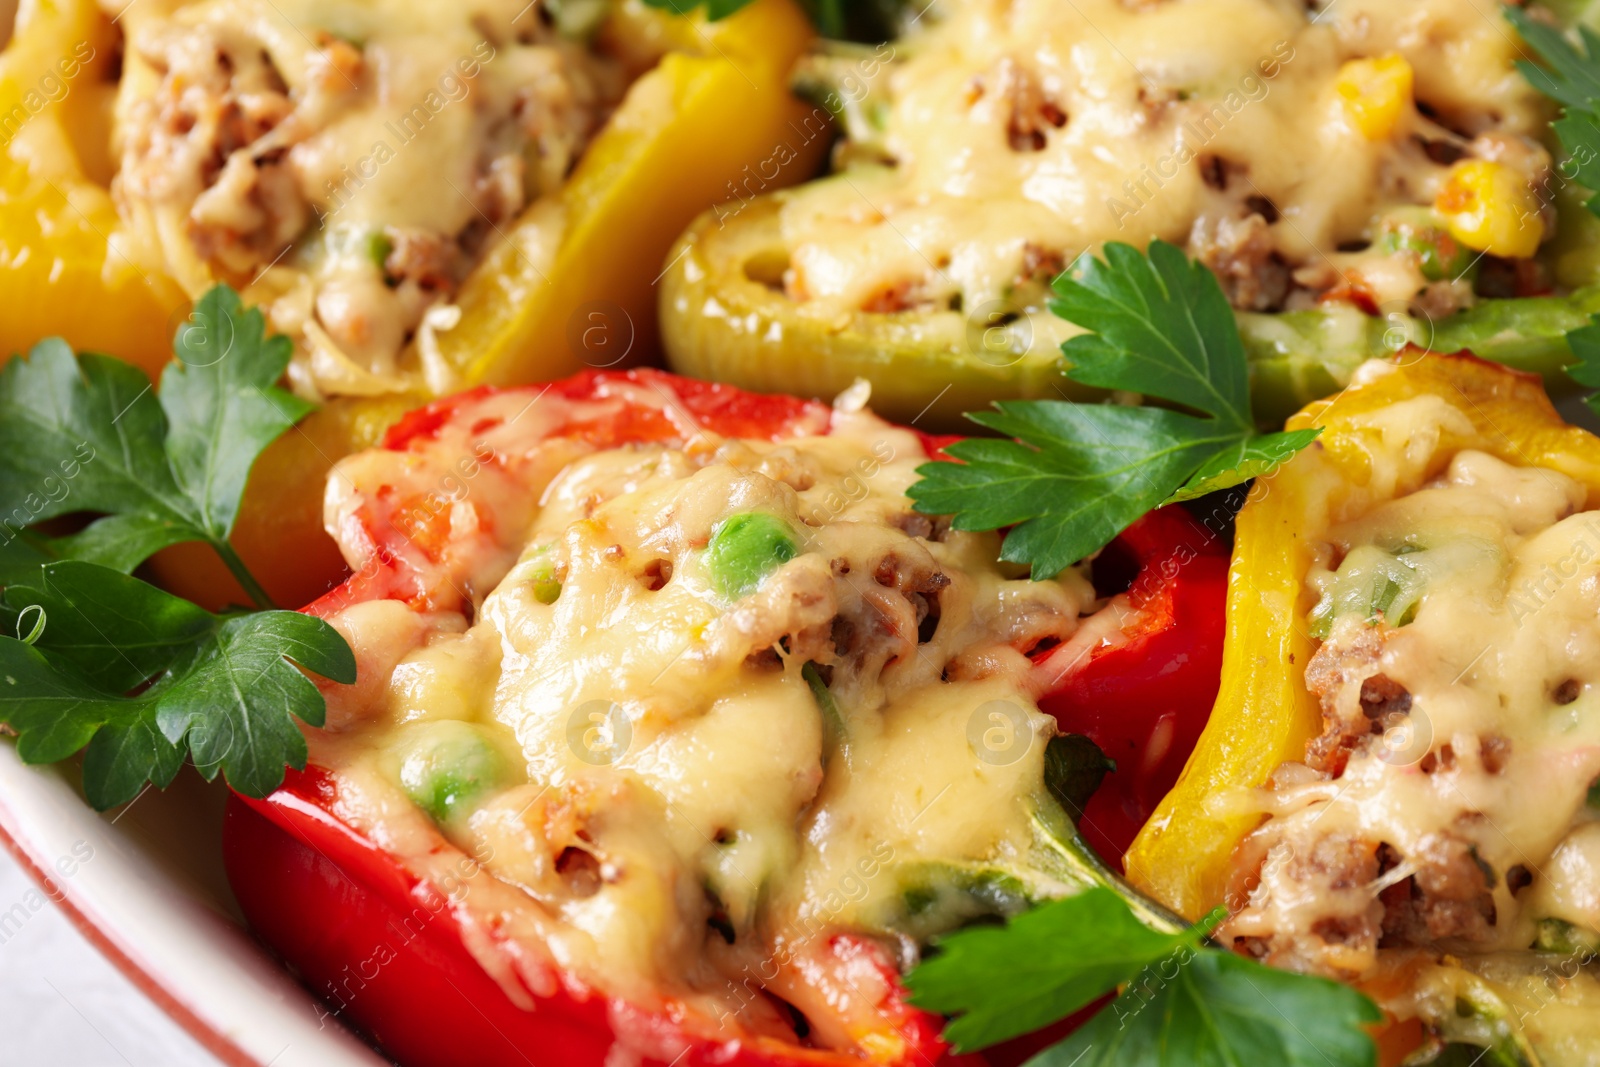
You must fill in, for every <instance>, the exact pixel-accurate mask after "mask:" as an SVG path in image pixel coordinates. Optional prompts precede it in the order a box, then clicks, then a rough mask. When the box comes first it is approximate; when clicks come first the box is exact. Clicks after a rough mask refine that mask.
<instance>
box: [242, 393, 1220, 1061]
mask: <svg viewBox="0 0 1600 1067" xmlns="http://www.w3.org/2000/svg"><path fill="white" fill-rule="evenodd" d="M852 396H853V399H852V397H851V396H847V397H846V398H845V399H844V400H843V401H842V402H841V403H839V404H838V405H837V406H835V407H833V408H831V409H830V408H829V407H826V406H823V405H820V404H817V403H813V402H806V401H799V400H791V399H789V398H783V397H758V396H752V395H750V394H745V393H741V392H739V391H738V390H735V389H731V388H728V387H723V386H712V385H705V384H702V383H698V382H694V381H689V380H684V379H678V378H674V377H672V376H670V375H665V374H662V373H660V372H654V371H632V372H622V373H617V372H609V373H589V374H586V375H584V376H580V377H578V378H574V379H569V380H567V381H564V382H557V383H554V384H552V385H549V386H542V387H529V388H525V389H511V390H504V391H495V390H487V389H480V390H477V391H474V392H469V393H466V394H463V395H461V396H458V397H455V398H452V399H450V400H446V401H441V402H437V403H435V404H433V405H431V406H428V407H426V408H423V409H421V410H419V411H416V412H413V413H412V414H410V415H408V416H406V417H405V418H404V419H402V420H401V421H400V422H399V423H398V424H397V425H396V426H395V427H394V428H393V429H392V430H390V431H389V433H388V435H387V437H386V438H385V440H384V443H383V446H382V447H380V448H377V449H373V450H370V451H367V452H362V453H358V454H356V455H354V456H351V457H349V458H347V459H345V460H343V461H341V462H340V464H339V465H338V467H337V470H336V477H335V478H333V479H332V480H331V481H330V482H329V489H328V498H327V520H328V524H329V528H330V530H331V531H333V532H334V533H335V534H336V536H337V537H338V539H339V542H340V544H341V547H342V549H343V550H344V552H345V553H346V557H347V559H348V562H349V564H350V567H351V569H352V571H353V574H352V577H351V578H350V579H349V581H348V582H347V583H346V584H345V585H344V586H342V587H341V588H340V589H338V590H336V591H335V592H333V593H331V594H330V595H328V596H327V597H324V598H323V599H321V600H319V601H318V602H317V603H316V604H313V605H312V606H311V607H310V608H308V609H306V610H307V611H308V612H310V613H311V614H313V615H315V616H318V617H320V618H322V619H325V620H327V621H328V622H329V623H331V624H332V625H333V626H334V627H335V628H336V629H337V630H338V631H339V632H340V633H342V634H343V635H344V636H345V637H346V638H347V639H348V641H349V643H350V646H351V647H352V648H353V649H354V651H355V656H356V661H357V666H358V670H357V675H356V677H357V682H356V684H355V685H354V686H340V685H333V684H327V685H326V686H325V687H324V694H325V696H326V698H327V719H326V722H325V724H324V726H323V728H322V729H307V730H306V731H305V733H306V740H307V742H308V744H309V761H308V766H307V769H306V770H305V771H304V772H301V773H296V774H291V775H290V777H289V779H288V781H287V782H286V784H285V785H284V786H283V787H282V788H281V789H279V790H278V791H277V792H275V793H273V794H271V795H270V796H267V797H266V798H265V799H236V800H235V801H234V802H233V803H234V806H233V808H232V809H231V812H230V815H229V823H228V830H227V841H226V853H227V861H228V867H229V873H230V876H231V880H232V883H233V886H234V889H235V892H236V894H237V896H238V898H239V901H240V904H241V905H242V907H243V908H244V911H245V914H246V915H247V916H248V917H249V919H250V921H251V923H252V924H253V925H254V927H255V928H256V930H257V931H258V932H259V933H260V934H261V935H262V936H263V937H264V938H265V939H266V940H267V941H268V943H269V944H271V945H273V946H274V947H275V948H277V949H278V950H279V951H280V952H281V953H282V954H283V955H284V956H285V957H286V958H287V959H288V960H289V962H291V963H292V964H294V965H295V967H296V968H297V969H298V971H299V973H300V974H301V975H302V976H303V978H304V979H305V980H306V981H307V983H308V984H309V985H310V987H311V988H312V989H313V990H314V991H315V992H316V993H317V994H318V995H319V996H321V997H322V998H323V999H324V1000H325V1001H327V1003H328V1004H329V1011H330V1012H332V1013H334V1014H336V1015H338V1016H340V1017H342V1018H344V1019H346V1020H349V1021H352V1022H355V1023H356V1024H358V1025H359V1026H361V1027H362V1028H364V1029H365V1030H367V1031H368V1032H369V1033H370V1034H372V1035H373V1036H374V1037H375V1038H376V1040H377V1041H378V1042H380V1043H381V1044H382V1045H383V1047H384V1048H385V1049H386V1050H387V1051H389V1052H390V1053H391V1054H392V1055H395V1056H398V1057H399V1058H400V1059H401V1060H402V1061H403V1062H405V1063H406V1064H408V1065H411V1067H418V1065H420V1067H427V1065H431V1064H439V1065H447V1064H454V1063H460V1062H463V1057H465V1058H466V1059H469V1060H471V1062H474V1063H480V1064H486V1065H487V1064H498V1063H507V1064H510V1063H522V1062H533V1063H536V1064H539V1065H541V1067H543V1065H545V1064H550V1065H555V1064H561V1065H564V1067H568V1065H571V1067H582V1065H588V1064H593V1065H596V1067H598V1065H600V1064H601V1063H602V1062H604V1063H611V1062H615V1057H617V1056H627V1057H632V1059H630V1062H640V1061H642V1062H646V1063H652V1064H668V1063H677V1064H696V1065H702V1064H703V1065H709V1064H751V1065H755V1064H761V1065H779V1064H803V1063H811V1064H846V1063H860V1062H868V1063H880V1064H906V1065H913V1064H921V1065H931V1064H932V1063H934V1062H935V1061H936V1060H939V1058H940V1056H941V1055H943V1054H944V1053H945V1048H946V1046H945V1044H944V1043H943V1042H942V1041H941V1040H940V1039H939V1036H938V1035H939V1032H940V1027H941V1024H942V1020H941V1019H939V1017H938V1016H936V1015H930V1014H928V1013H927V1012H925V1011H922V1010H919V1009H916V1008H913V1007H910V1006H908V1004H907V1003H906V1000H905V993H904V990H903V989H902V987H901V984H900V975H901V973H902V971H904V970H906V969H908V968H909V967H911V966H912V965H914V964H915V962H916V961H917V959H918V958H919V956H920V953H921V952H922V949H923V948H924V947H925V946H926V945H927V944H928V943H929V941H930V939H932V938H934V937H936V936H938V935H941V934H944V933H947V932H949V931H951V930H953V929H955V928H957V927H959V926H962V925H965V924H968V923H971V922H973V921H976V920H980V919H985V918H988V919H993V918H996V917H1006V916H1011V915H1014V914H1017V913H1019V912H1021V911H1023V910H1025V909H1026V908H1028V907H1029V906H1031V905H1033V904H1036V903H1039V902H1042V901H1046V900H1050V899H1054V898H1058V897H1065V896H1071V895H1073V894H1077V893H1081V892H1083V891H1084V890H1085V889H1087V888H1089V887H1091V886H1094V885H1097V884H1103V883H1105V884H1109V883H1111V882H1114V881H1115V878H1114V876H1113V875H1112V874H1110V873H1109V871H1108V869H1107V867H1106V866H1105V865H1103V864H1101V863H1100V862H1099V861H1098V859H1096V858H1095V857H1094V855H1093V854H1092V853H1091V852H1090V851H1089V850H1087V849H1086V848H1085V847H1084V846H1083V844H1082V842H1081V839H1080V838H1079V837H1078V836H1077V835H1076V833H1075V831H1074V828H1073V818H1074V816H1080V817H1081V816H1082V814H1083V813H1082V812H1081V810H1080V811H1069V808H1072V807H1073V806H1075V805H1076V804H1078V803H1081V801H1082V800H1083V799H1084V798H1085V797H1086V796H1087V794H1088V792H1089V791H1092V790H1093V783H1092V782H1091V783H1090V784H1089V786H1088V790H1087V791H1080V789H1079V786H1078V785H1074V784H1072V783H1070V782H1067V781H1064V780H1063V779H1062V777H1061V767H1062V766H1063V765H1064V763H1069V762H1073V761H1071V760H1064V758H1063V754H1062V752H1061V746H1062V745H1064V744H1069V745H1080V746H1081V745H1082V744H1083V740H1082V738H1081V737H1078V738H1077V739H1076V740H1073V739H1070V738H1068V737H1066V736H1057V734H1058V733H1061V734H1065V733H1068V732H1073V731H1076V732H1078V733H1089V734H1091V735H1093V734H1094V733H1095V731H1096V730H1097V729H1101V730H1102V738H1101V739H1102V743H1105V744H1107V745H1108V747H1110V741H1109V740H1107V739H1106V737H1105V736H1104V723H1105V722H1107V721H1109V720H1111V719H1112V718H1114V715H1113V709H1112V708H1111V707H1109V706H1107V705H1106V704H1105V703H1104V698H1102V697H1098V696H1097V695H1096V692H1095V688H1094V687H1095V685H1096V684H1099V685H1102V686H1103V685H1104V684H1105V678H1106V677H1107V676H1109V675H1111V674H1113V673H1115V672H1114V670H1112V669H1111V667H1110V665H1111V664H1115V663H1118V662H1120V664H1121V666H1122V667H1124V668H1129V669H1132V668H1135V667H1137V665H1138V662H1137V661H1138V660H1140V659H1142V655H1140V654H1138V653H1137V652H1135V653H1134V654H1132V655H1129V656H1127V657H1125V658H1122V659H1121V660H1120V661H1119V655H1121V654H1122V653H1123V652H1125V651H1130V650H1137V649H1143V648H1145V647H1146V646H1147V645H1148V643H1149V642H1151V641H1158V642H1161V641H1165V642H1168V643H1169V644H1170V643H1172V642H1175V641H1178V640H1187V641H1193V642H1197V643H1198V644H1199V645H1200V646H1203V647H1202V648H1201V649H1199V650H1198V651H1197V652H1196V654H1195V655H1194V656H1192V657H1189V658H1187V659H1186V658H1185V657H1184V656H1182V655H1176V656H1174V662H1175V663H1176V665H1177V666H1176V670H1175V672H1169V673H1171V677H1170V678H1169V679H1168V684H1169V686H1173V687H1178V688H1180V689H1181V688H1182V687H1184V686H1187V687H1188V689H1187V691H1188V692H1191V693H1194V694H1197V695H1198V698H1191V699H1188V700H1187V702H1186V703H1185V702H1184V701H1183V700H1181V699H1177V698H1173V694H1172V693H1170V692H1169V694H1168V696H1169V698H1170V699H1168V700H1167V702H1166V703H1165V704H1162V705H1160V706H1158V707H1152V708H1151V709H1150V710H1149V714H1148V720H1147V726H1148V728H1149V732H1150V733H1155V734H1160V733H1162V732H1163V731H1162V728H1160V727H1159V726H1158V721H1164V719H1170V718H1174V717H1175V718H1177V719H1179V720H1180V721H1179V722H1178V723H1177V724H1176V727H1175V729H1174V724H1173V723H1171V722H1168V723H1167V725H1166V727H1165V728H1164V729H1165V733H1164V736H1165V738H1166V740H1165V742H1164V743H1163V744H1162V746H1161V751H1160V752H1159V753H1157V754H1156V755H1155V756H1154V757H1153V758H1147V759H1145V760H1144V761H1143V762H1144V764H1148V765H1149V766H1150V767H1151V768H1153V769H1154V770H1153V772H1152V773H1158V774H1159V773H1161V772H1160V770H1159V768H1160V767H1162V766H1166V765H1167V763H1168V762H1170V750H1172V749H1173V748H1174V744H1175V742H1174V741H1173V738H1174V736H1177V737H1179V738H1182V737H1183V736H1185V735H1188V736H1190V738H1191V740H1192V733H1193V732H1197V731H1198V728H1199V725H1200V716H1202V715H1203V713H1204V710H1205V706H1206V700H1207V699H1208V698H1209V695H1210V693H1211V692H1214V686H1215V674H1214V673H1213V671H1214V662H1213V660H1212V659H1211V656H1210V654H1209V653H1208V652H1207V651H1206V650H1205V649H1206V648H1207V647H1209V648H1215V647H1216V645H1217V644H1218V643H1219V639H1220V631H1221V615H1220V610H1219V609H1220V603H1221V597H1222V568H1221V566H1220V563H1221V556H1220V555H1219V553H1218V551H1217V550H1216V549H1215V548H1209V547H1207V546H1208V544H1210V543H1211V542H1212V539H1211V538H1210V537H1209V536H1208V535H1207V534H1206V532H1205V531H1204V530H1203V529H1202V528H1201V527H1200V525H1199V524H1197V523H1195V522H1194V521H1193V520H1191V519H1190V518H1188V517H1187V516H1186V515H1185V514H1184V513H1183V512H1182V511H1181V509H1178V510H1176V511H1171V512H1167V513H1162V514H1161V515H1157V516H1153V517H1152V519H1151V520H1150V521H1149V522H1147V523H1144V524H1141V525H1140V526H1137V527H1135V529H1134V531H1131V532H1130V536H1129V538H1128V539H1127V541H1126V543H1121V542H1119V544H1118V545H1117V546H1115V553H1116V554H1117V556H1118V558H1119V559H1120V563H1119V568H1121V574H1120V579H1117V578H1115V577H1113V578H1112V579H1108V580H1120V582H1121V583H1122V584H1125V585H1128V586H1130V587H1131V588H1130V591H1129V592H1126V593H1117V594H1114V595H1111V596H1102V595H1101V594H1100V593H1097V592H1096V590H1095V588H1094V585H1093V583H1092V582H1091V575H1090V573H1089V569H1088V568H1087V567H1084V568H1077V569H1074V570H1072V571H1070V572H1068V573H1065V574H1063V575H1061V576H1060V577H1059V578H1057V579H1054V580H1049V581H1031V580H1029V579H1027V578H1026V577H1025V575H1023V574H1022V573H1019V572H1018V571H1017V570H1016V569H1015V568H1013V567H1011V566H1010V565H1007V564H1003V563H1000V562H997V559H998V544H999V536H998V535H997V534H993V533H963V532H960V531H958V530H953V529H951V528H950V526H949V524H948V522H946V521H944V520H942V519H940V518H938V517H935V516H927V515H923V514H921V513H918V512H916V511H914V510H913V509H912V508H911V506H910V501H908V500H907V499H906V497H905V490H906V488H907V486H908V485H909V484H910V482H911V481H912V480H914V478H915V473H914V472H915V468H916V467H917V466H918V465H919V464H922V463H925V462H926V461H927V460H928V458H929V454H930V450H931V449H932V448H934V447H937V446H938V445H939V444H940V443H941V442H938V441H934V440H931V439H928V438H925V437H923V436H921V435H919V434H917V433H915V432H912V431H909V430H906V429H901V428H899V427H896V426H894V425H892V424H890V423H887V422H885V421H883V420H881V419H879V418H877V417H876V416H874V415H873V414H871V413H870V412H869V411H866V410H864V409H862V407H861V399H862V393H861V392H860V391H859V390H858V391H857V392H856V393H855V394H852ZM1175 600H1176V601H1177V602H1178V603H1180V604H1182V605H1185V606H1184V607H1180V608H1179V609H1177V612H1176V616H1175V612H1174V608H1173V603H1174V601H1175ZM1185 616H1187V617H1185ZM1175 617H1177V618H1180V619H1181V620H1182V621H1183V622H1184V626H1185V628H1184V630H1183V631H1182V632H1181V633H1179V632H1177V631H1176V630H1175V629H1174V621H1175ZM1170 650H1171V651H1177V650H1176V648H1175V647H1174V648H1172V649H1170ZM1095 664H1099V667H1098V669H1097V668H1096V667H1095V666H1094V665H1095ZM1131 684H1133V685H1134V686H1135V687H1137V686H1138V685H1140V684H1146V685H1147V684H1148V683H1140V682H1137V681H1136V682H1133V683H1131ZM1052 705H1053V707H1052ZM1045 707H1052V710H1054V711H1055V712H1056V713H1057V714H1059V715H1060V716H1061V717H1062V720H1063V722H1062V725H1061V726H1059V727H1058V724H1057V722H1056V721H1055V720H1053V719H1052V718H1051V717H1050V715H1048V714H1046V713H1045V712H1044V711H1042V710H1041V708H1045ZM1119 728H1120V729H1121V730H1123V731H1124V733H1131V731H1132V730H1133V729H1135V727H1134V726H1133V725H1132V724H1129V723H1121V724H1119ZM1177 743H1178V744H1181V742H1177ZM1143 748H1144V739H1143V738H1141V739H1140V744H1139V745H1138V746H1137V749H1135V750H1132V751H1133V752H1134V754H1135V755H1137V754H1138V752H1139V751H1142V749H1143ZM1087 751H1091V752H1092V751H1093V747H1092V746H1089V748H1088V750H1087ZM1183 755H1184V753H1183V752H1182V751H1178V752H1177V753H1176V758H1177V763H1179V764H1181V762H1182V758H1183ZM1094 759H1095V762H1096V773H1095V774H1094V776H1093V780H1094V782H1097V781H1098V780H1099V775H1100V774H1103V773H1104V771H1105V764H1104V761H1103V758H1102V757H1099V756H1098V754H1097V753H1096V754H1095V757H1094ZM1078 762H1080V763H1081V762H1082V761H1078ZM1173 766H1176V765H1175V764H1174V765H1173ZM1139 767H1140V762H1139V761H1138V760H1137V759H1135V760H1133V761H1130V764H1129V765H1128V766H1127V767H1126V768H1125V769H1126V771H1127V773H1126V775H1125V776H1124V778H1125V781H1126V783H1127V784H1126V786H1125V787H1124V788H1122V789H1120V790H1119V796H1120V795H1126V796H1129V797H1137V796H1142V795H1144V793H1145V792H1147V791H1148V788H1149V787H1148V786H1146V785H1144V784H1143V776H1144V774H1145V772H1142V771H1141V770H1140V769H1139ZM1073 797H1076V800H1073V799H1071V798H1073ZM1090 819H1091V820H1092V819H1093V813H1092V812H1091V813H1090ZM485 1020H487V1023H488V1024H487V1025H485ZM525 1057H526V1060H525ZM608 1057H610V1058H608ZM948 1062H951V1063H957V1062H973V1063H980V1062H984V1061H979V1060H976V1059H973V1060H970V1061H968V1060H966V1059H962V1058H954V1059H951V1060H949V1061H948ZM997 1062H999V1061H997Z"/></svg>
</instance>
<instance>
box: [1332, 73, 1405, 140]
mask: <svg viewBox="0 0 1600 1067" xmlns="http://www.w3.org/2000/svg"><path fill="white" fill-rule="evenodd" d="M1411 84H1412V75H1411V64H1410V63H1407V62H1406V59H1405V57H1404V56H1402V55H1400V54H1399V53H1396V52H1391V53H1389V54H1388V55H1386V56H1379V57H1378V58H1377V59H1352V60H1350V61H1349V62H1348V63H1346V64H1345V65H1344V66H1342V67H1340V68H1339V78H1338V80H1337V81H1336V82H1335V83H1334V86H1335V88H1337V89H1338V90H1339V98H1340V99H1341V100H1343V101H1344V109H1345V113H1346V114H1347V115H1349V116H1350V121H1351V122H1353V123H1355V127H1356V129H1358V130H1360V131H1361V133H1362V135H1363V136H1364V137H1366V139H1367V140H1369V141H1381V140H1384V139H1385V138H1387V137H1388V136H1389V135H1390V134H1391V133H1393V132H1394V128H1395V126H1396V125H1397V124H1398V123H1399V121H1400V116H1401V115H1402V114H1404V113H1405V108H1406V105H1407V104H1409V103H1411Z"/></svg>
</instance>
